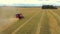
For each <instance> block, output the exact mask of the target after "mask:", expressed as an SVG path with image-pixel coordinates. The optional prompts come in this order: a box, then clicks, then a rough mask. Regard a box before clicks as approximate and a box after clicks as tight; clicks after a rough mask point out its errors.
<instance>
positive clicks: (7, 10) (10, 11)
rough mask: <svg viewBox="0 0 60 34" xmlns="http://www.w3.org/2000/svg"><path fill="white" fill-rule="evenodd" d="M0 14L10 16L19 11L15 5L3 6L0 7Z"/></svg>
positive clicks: (3, 16) (5, 16)
mask: <svg viewBox="0 0 60 34" xmlns="http://www.w3.org/2000/svg"><path fill="white" fill-rule="evenodd" d="M0 9H1V10H0V12H1V13H0V16H1V18H11V17H15V15H16V13H19V12H20V11H18V10H17V8H16V7H12V6H3V7H0Z"/></svg>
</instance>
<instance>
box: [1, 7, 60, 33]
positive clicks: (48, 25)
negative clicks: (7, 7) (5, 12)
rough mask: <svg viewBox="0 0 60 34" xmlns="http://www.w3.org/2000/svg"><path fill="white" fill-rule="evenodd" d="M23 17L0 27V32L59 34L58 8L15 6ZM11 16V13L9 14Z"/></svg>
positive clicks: (59, 16) (59, 19)
mask: <svg viewBox="0 0 60 34" xmlns="http://www.w3.org/2000/svg"><path fill="white" fill-rule="evenodd" d="M17 9H18V10H19V11H21V12H22V13H23V15H24V17H25V18H24V19H21V20H18V19H15V18H14V20H15V22H13V23H12V22H11V24H10V22H9V23H8V24H10V25H6V24H5V26H6V27H5V26H4V24H3V25H2V26H4V27H5V29H4V28H3V27H2V26H1V27H0V30H1V31H0V34H60V10H59V9H60V8H58V9H41V8H17ZM10 16H11V15H10ZM14 20H12V21H14Z"/></svg>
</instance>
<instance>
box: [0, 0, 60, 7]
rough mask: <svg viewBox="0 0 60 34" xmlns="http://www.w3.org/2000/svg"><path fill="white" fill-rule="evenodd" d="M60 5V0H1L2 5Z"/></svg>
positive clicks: (0, 4)
mask: <svg viewBox="0 0 60 34" xmlns="http://www.w3.org/2000/svg"><path fill="white" fill-rule="evenodd" d="M41 5H56V6H60V0H0V6H41Z"/></svg>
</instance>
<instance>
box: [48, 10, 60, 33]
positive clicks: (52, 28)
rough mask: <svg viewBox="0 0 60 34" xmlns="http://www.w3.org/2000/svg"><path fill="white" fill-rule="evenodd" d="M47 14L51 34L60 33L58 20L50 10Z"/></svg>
mask: <svg viewBox="0 0 60 34" xmlns="http://www.w3.org/2000/svg"><path fill="white" fill-rule="evenodd" d="M47 15H48V17H49V23H50V31H51V34H60V27H59V26H58V25H57V20H56V19H55V18H54V16H53V15H52V14H51V13H50V12H49V11H48V12H47Z"/></svg>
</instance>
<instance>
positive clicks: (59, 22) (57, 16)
mask: <svg viewBox="0 0 60 34" xmlns="http://www.w3.org/2000/svg"><path fill="white" fill-rule="evenodd" d="M50 13H51V14H52V15H53V16H54V18H55V19H56V20H57V24H58V25H59V26H60V16H59V15H58V14H57V13H55V12H53V11H52V10H51V11H50Z"/></svg>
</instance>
